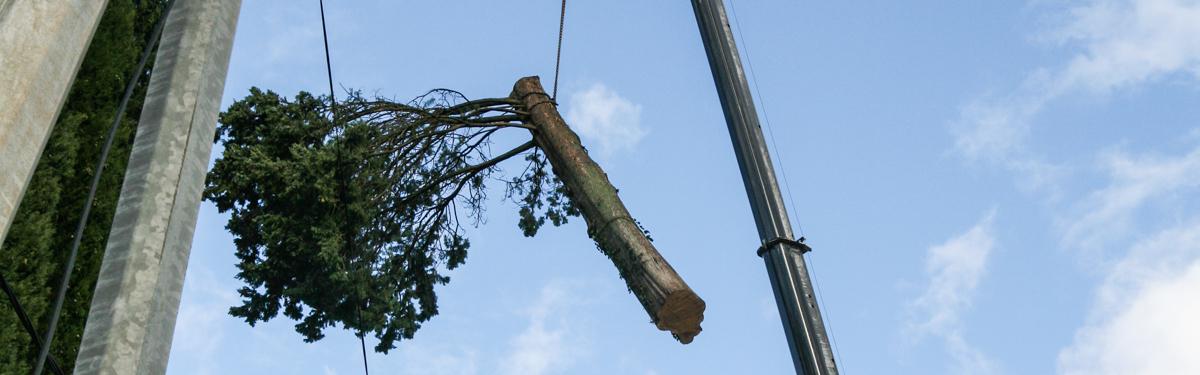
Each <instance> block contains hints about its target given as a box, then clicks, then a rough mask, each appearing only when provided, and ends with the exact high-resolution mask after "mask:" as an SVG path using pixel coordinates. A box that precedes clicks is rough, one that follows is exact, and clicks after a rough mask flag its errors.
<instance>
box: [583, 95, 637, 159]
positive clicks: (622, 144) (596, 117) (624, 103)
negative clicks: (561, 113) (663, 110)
mask: <svg viewBox="0 0 1200 375" xmlns="http://www.w3.org/2000/svg"><path fill="white" fill-rule="evenodd" d="M569 105H570V107H569V108H568V110H567V118H566V120H567V122H568V124H569V125H570V126H571V129H573V130H575V131H576V132H577V133H579V135H580V136H581V137H583V138H585V139H587V140H588V141H591V142H595V144H597V145H599V150H600V154H601V155H605V156H608V155H612V154H613V153H614V152H618V151H630V150H633V148H634V147H635V146H637V144H638V142H640V141H641V140H642V137H645V136H646V131H645V130H644V129H642V126H641V116H642V106H641V105H637V104H634V103H633V102H630V101H629V100H628V99H625V98H623V97H621V96H620V95H618V94H617V93H616V92H614V91H612V90H610V89H609V88H608V87H605V86H604V85H603V84H600V83H596V84H593V85H592V86H591V87H589V88H588V89H587V90H583V91H579V92H575V93H572V94H571V99H570V101H569Z"/></svg>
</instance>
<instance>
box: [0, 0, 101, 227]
mask: <svg viewBox="0 0 1200 375" xmlns="http://www.w3.org/2000/svg"><path fill="white" fill-rule="evenodd" d="M107 4H108V1H107V0H54V1H50V0H0V243H3V242H4V237H5V236H6V235H7V234H8V227H9V225H11V224H12V220H13V216H14V215H16V213H17V206H18V205H19V204H20V203H21V196H23V195H25V188H26V185H28V184H29V179H30V177H32V176H33V169H34V168H35V167H37V161H38V157H40V156H41V154H42V148H43V147H45V146H46V140H47V139H48V138H49V137H50V130H51V129H53V128H54V122H55V121H56V120H57V119H58V111H59V109H61V108H62V104H63V101H65V100H66V98H67V94H68V93H69V92H70V88H71V83H72V82H73V81H74V80H75V73H76V72H77V71H78V70H79V64H81V63H82V62H83V56H84V54H85V53H86V52H87V47H88V45H89V44H90V43H91V40H92V34H93V33H95V32H96V26H98V25H99V24H100V16H101V14H103V13H104V7H105V5H107Z"/></svg>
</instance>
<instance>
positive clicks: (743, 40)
mask: <svg viewBox="0 0 1200 375" xmlns="http://www.w3.org/2000/svg"><path fill="white" fill-rule="evenodd" d="M729 9H730V10H732V11H733V23H734V24H735V25H737V28H738V39H740V40H741V43H742V48H743V49H744V50H745V51H746V66H748V67H749V68H750V78H751V82H753V83H754V95H756V96H758V99H759V100H758V106H759V107H761V108H762V111H763V120H764V121H766V123H767V135H768V136H769V137H770V138H771V148H773V149H775V153H776V154H779V171H780V174H782V175H783V187H784V190H786V191H787V194H788V203H789V204H791V207H790V210H789V211H791V212H792V215H791V216H792V217H793V218H796V219H795V220H794V221H795V222H796V229H797V231H798V232H800V237H801V238H803V237H804V225H802V224H800V220H799V216H798V215H797V214H796V211H795V210H797V209H798V208H797V207H796V199H795V198H794V197H793V196H792V184H791V183H790V182H788V176H787V168H786V166H785V165H784V162H783V155H782V154H780V151H779V144H778V143H777V142H775V130H774V129H773V128H772V127H771V116H770V115H768V114H767V100H766V98H765V97H763V95H762V90H760V89H759V88H758V75H757V74H754V61H752V60H751V59H750V45H749V44H746V37H745V33H743V32H742V21H741V20H739V19H738V16H737V8H736V7H734V6H733V0H730V1H729Z"/></svg>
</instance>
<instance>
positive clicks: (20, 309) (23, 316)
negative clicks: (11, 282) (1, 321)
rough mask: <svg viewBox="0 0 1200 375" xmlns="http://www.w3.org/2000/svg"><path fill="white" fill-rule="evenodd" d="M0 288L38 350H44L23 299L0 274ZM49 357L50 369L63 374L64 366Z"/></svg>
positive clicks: (52, 356) (60, 374)
mask: <svg viewBox="0 0 1200 375" xmlns="http://www.w3.org/2000/svg"><path fill="white" fill-rule="evenodd" d="M0 289H4V294H7V295H8V303H9V304H10V305H12V307H13V311H15V312H16V313H17V320H20V321H21V326H23V327H25V332H27V333H29V341H30V342H31V343H32V344H33V347H34V348H37V350H38V351H41V350H42V338H41V337H40V336H38V334H37V329H36V328H33V321H32V320H30V319H29V314H28V313H26V312H25V307H24V306H22V305H21V300H20V299H18V298H17V293H16V292H14V291H13V290H12V288H11V287H9V286H8V280H5V279H4V275H2V274H0ZM46 359H47V362H49V363H50V371H51V372H53V373H55V374H58V375H63V371H62V368H61V367H59V366H58V360H56V359H54V355H53V354H51V355H50V356H49V357H48V358H46Z"/></svg>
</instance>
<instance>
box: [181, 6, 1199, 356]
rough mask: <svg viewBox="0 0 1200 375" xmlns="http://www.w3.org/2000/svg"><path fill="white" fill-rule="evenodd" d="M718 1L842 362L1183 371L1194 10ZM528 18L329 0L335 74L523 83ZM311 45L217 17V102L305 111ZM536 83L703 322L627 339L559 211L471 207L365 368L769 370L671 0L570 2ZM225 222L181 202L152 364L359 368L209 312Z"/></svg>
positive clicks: (760, 276) (1187, 343)
mask: <svg viewBox="0 0 1200 375" xmlns="http://www.w3.org/2000/svg"><path fill="white" fill-rule="evenodd" d="M730 3H732V4H733V5H734V6H736V15H737V16H738V22H737V24H736V25H735V27H736V29H737V30H736V31H737V32H738V33H739V36H740V37H741V38H742V39H740V40H739V43H740V45H739V46H740V47H741V48H742V52H743V57H746V56H745V55H746V52H749V57H748V59H747V60H748V61H749V62H751V63H752V65H753V66H752V68H753V73H754V75H753V77H752V80H753V81H755V82H756V83H757V86H758V88H759V89H760V90H761V94H760V95H756V100H757V101H758V103H759V104H760V111H759V113H760V115H765V117H766V118H765V119H764V120H767V121H765V122H764V123H768V122H769V123H770V125H771V127H770V129H769V130H770V133H772V134H773V137H774V139H775V141H776V143H777V146H778V147H776V148H774V150H773V152H774V155H773V157H774V159H775V160H776V167H777V168H779V169H780V170H781V172H783V173H785V174H786V175H787V177H788V182H789V186H788V190H790V192H791V193H790V195H791V196H792V201H793V202H790V203H792V204H790V207H789V208H790V209H791V211H792V214H793V216H792V221H793V222H794V223H796V224H798V225H800V226H802V229H803V233H804V234H805V235H806V236H807V237H808V239H809V243H810V244H812V245H813V247H814V249H815V251H814V252H813V253H810V254H809V256H808V259H809V260H810V266H811V267H812V268H813V269H812V271H813V273H814V278H815V280H816V282H817V284H818V287H819V292H820V295H821V301H822V308H823V310H824V314H825V317H826V322H827V324H828V325H829V328H830V331H831V333H832V335H833V337H834V340H835V343H836V345H835V346H836V352H837V359H838V360H839V362H840V365H841V370H842V372H843V373H844V374H875V373H909V374H1054V373H1057V374H1195V373H1200V356H1196V355H1195V342H1196V341H1197V340H1198V339H1200V323H1197V320H1196V319H1194V318H1193V317H1194V316H1200V302H1198V301H1200V300H1197V299H1196V298H1195V296H1197V295H1200V215H1198V214H1196V213H1195V212H1200V211H1198V210H1197V208H1200V207H1198V206H1200V200H1198V199H1196V198H1195V194H1196V193H1197V190H1198V189H1200V126H1198V125H1200V106H1197V105H1195V104H1194V103H1195V102H1196V100H1197V99H1200V86H1198V85H1197V83H1198V79H1200V4H1198V3H1197V2H1195V1H1185V0H1084V1H1060V0H1033V1H1029V2H986V3H985V2H933V1H910V2H889V1H866V2H856V3H852V4H850V3H846V2H799V1H755V2H751V1H745V0H743V1H737V2H728V1H727V5H730ZM558 5H559V4H558V2H556V1H519V2H503V3H501V2H492V1H455V2H410V1H349V0H331V1H328V2H327V4H326V7H327V12H328V17H329V27H330V30H329V31H330V46H331V50H332V56H333V74H334V78H335V81H336V82H337V84H338V85H340V86H343V87H346V88H354V89H362V90H364V91H367V92H378V93H380V94H384V95H389V96H395V97H399V98H404V97H411V96H416V95H418V94H421V93H423V92H424V91H425V90H427V89H430V88H436V87H446V88H453V89H456V90H460V91H462V92H464V93H466V94H467V95H469V96H472V97H488V96H504V95H507V94H508V93H509V91H510V90H511V87H512V84H513V83H514V82H515V81H516V79H517V78H520V77H523V76H527V75H541V76H542V77H543V82H544V83H547V85H548V84H549V80H550V79H551V77H552V75H553V68H554V65H553V64H554V43H555V40H556V32H557V26H558V25H557V21H558V14H557V13H558ZM320 37H321V34H320V24H319V14H318V13H317V4H316V1H315V0H313V1H307V0H306V1H262V0H260V1H245V2H244V4H243V9H242V13H241V19H240V23H239V25H238V30H237V39H236V42H235V46H234V52H233V57H232V62H231V64H230V69H229V77H228V81H227V83H226V85H225V95H224V102H225V103H226V104H228V103H230V102H232V101H233V100H235V99H236V98H240V97H243V96H245V95H246V94H247V93H248V88H249V87H251V86H259V87H263V88H269V89H272V90H275V91H277V92H280V93H285V94H288V95H291V94H294V93H295V92H297V91H299V90H308V91H313V92H317V93H324V92H325V91H326V90H327V89H326V88H325V87H326V86H325V76H324V69H325V68H324V58H323V55H322V50H321V39H320ZM559 90H560V100H559V102H560V103H561V107H560V110H561V111H562V112H563V113H565V114H566V117H567V119H568V121H569V122H570V123H571V125H572V126H573V127H575V129H576V130H577V131H578V132H580V133H581V135H582V136H583V141H584V144H585V145H586V146H588V147H589V148H590V149H592V150H593V151H594V152H593V154H594V155H595V156H596V157H597V158H598V160H599V162H600V163H601V165H602V166H603V167H604V168H605V169H606V171H607V172H608V174H609V176H610V178H611V180H612V181H613V182H614V184H615V185H616V186H617V187H618V188H619V189H620V191H621V195H622V198H623V199H624V200H625V203H626V205H627V206H628V207H629V208H630V211H631V212H632V213H633V215H634V216H635V217H636V218H638V219H639V220H640V221H641V222H643V223H644V224H645V225H646V227H647V228H648V229H649V230H650V231H651V232H652V233H653V235H654V238H655V240H656V242H655V243H656V245H657V246H658V248H659V250H660V251H661V252H662V253H663V255H664V256H665V257H666V258H667V259H668V260H669V261H670V262H671V264H672V265H673V266H674V267H675V269H676V270H677V271H679V273H680V274H681V275H682V276H683V277H684V279H685V280H687V282H688V283H689V284H690V285H691V286H692V288H693V289H694V290H695V291H696V292H697V293H698V294H700V296H701V297H703V298H704V299H705V301H706V302H707V303H708V310H707V312H706V314H705V321H704V324H703V326H704V332H703V333H702V334H701V335H700V336H698V337H697V338H696V341H695V342H694V343H692V344H690V345H686V346H683V345H680V344H678V343H677V342H675V341H674V340H673V339H671V337H670V336H669V335H668V334H666V333H663V332H660V331H657V330H656V329H654V327H653V326H652V325H651V324H650V323H649V322H648V320H649V319H648V317H647V316H646V315H645V312H644V311H643V310H642V309H641V307H640V306H639V305H638V304H637V302H636V300H635V298H634V297H633V296H632V295H629V294H628V293H627V292H626V290H625V287H624V285H623V284H622V282H621V281H620V280H619V279H618V277H617V274H616V271H615V269H614V268H613V267H612V265H611V263H610V262H609V261H608V260H607V259H605V258H604V257H603V256H602V255H601V254H600V253H599V252H597V251H596V250H595V249H594V247H593V245H592V244H591V243H590V242H589V240H588V239H587V236H586V234H585V228H584V227H583V226H582V223H581V222H578V221H576V222H573V223H571V224H570V225H567V226H565V227H561V228H549V229H546V230H543V231H542V233H540V234H539V235H538V237H536V238H524V237H522V236H521V235H520V232H519V230H518V229H517V226H516V213H515V212H514V208H513V205H512V204H511V203H505V202H502V201H500V200H498V199H497V200H494V201H493V202H492V203H493V204H491V205H490V206H489V209H488V215H487V217H488V220H487V223H486V224H485V225H482V226H480V227H479V228H477V229H474V230H472V232H471V238H472V244H473V246H472V250H471V253H470V255H469V257H468V259H467V263H466V265H465V266H463V267H461V268H459V269H457V270H455V271H454V272H452V273H451V275H452V280H451V282H450V283H449V284H448V285H446V286H443V287H441V288H440V289H439V290H438V294H439V297H440V303H441V306H440V307H441V315H439V316H437V317H435V318H434V319H433V320H432V321H430V322H429V323H428V324H426V325H425V326H424V328H422V329H421V330H420V332H418V334H417V337H416V338H415V339H413V340H410V341H405V342H401V343H400V344H399V347H398V348H397V349H396V350H394V351H393V352H391V353H390V354H388V355H386V356H384V355H379V354H374V353H372V354H371V355H370V362H371V368H372V371H375V372H376V373H400V374H493V373H496V374H677V373H701V374H728V373H763V374H766V373H788V372H789V371H791V360H790V357H789V355H788V351H787V344H786V342H785V340H784V337H783V334H782V328H781V325H780V323H779V320H778V316H777V312H776V310H775V307H774V299H773V297H772V295H771V291H770V288H769V283H768V279H767V275H766V270H765V267H764V266H763V263H762V261H761V260H760V259H759V258H758V257H756V256H755V255H754V250H755V248H756V247H757V246H758V237H757V234H756V233H755V229H754V228H755V227H754V223H753V222H752V219H751V217H750V210H749V207H748V203H747V199H746V197H745V192H744V190H743V188H742V183H741V179H740V175H739V174H738V170H737V165H736V162H735V160H734V156H733V152H732V147H731V145H730V142H729V139H728V133H727V130H726V127H725V124H724V118H723V116H722V114H721V110H720V107H719V104H718V101H717V96H716V92H715V90H714V87H713V83H712V77H711V75H710V73H709V68H708V66H707V60H706V59H705V57H704V51H703V46H702V45H701V42H700V38H699V34H698V31H697V28H696V25H695V19H694V16H693V13H692V10H691V7H690V4H689V2H686V1H670V2H668V1H604V2H582V1H580V2H571V3H570V4H568V14H567V27H566V41H565V46H564V50H563V70H562V79H561V83H560V89H559ZM216 155H219V149H217V150H214V156H216ZM492 196H494V197H497V196H501V195H500V194H493V195H492ZM226 219H227V218H226V217H225V216H223V215H220V214H218V213H216V211H215V209H214V207H213V206H212V205H210V204H205V205H204V206H203V207H202V208H201V213H200V220H199V223H198V226H197V231H196V237H195V242H194V245H193V248H192V258H191V264H190V267H189V271H188V275H187V281H186V285H185V291H184V295H183V302H182V306H181V308H180V316H179V320H178V323H177V326H176V327H177V328H176V336H175V342H174V347H173V349H172V354H171V362H170V368H169V372H170V373H173V374H210V373H211V374H257V373H306V374H310V373H311V374H356V373H359V372H360V371H361V367H360V366H361V364H360V358H359V352H358V350H359V349H358V342H357V339H356V338H355V337H354V336H353V335H352V334H351V333H349V332H346V331H338V330H331V331H329V332H328V337H326V338H325V339H324V340H321V341H318V342H316V343H311V344H306V343H304V342H302V341H301V337H300V335H299V334H297V333H295V332H294V331H293V330H292V324H294V323H293V322H289V321H288V320H287V319H286V318H279V319H277V320H274V321H271V322H269V323H267V324H260V325H259V326H258V327H253V328H251V327H249V326H247V325H246V324H244V323H243V322H240V321H238V320H237V319H235V318H232V317H229V316H227V315H226V314H225V311H227V309H228V307H229V306H231V305H233V304H235V303H237V295H236V293H235V290H236V288H237V287H239V286H240V285H241V284H240V282H239V281H237V280H236V279H234V278H233V275H234V273H235V268H234V262H235V258H234V256H233V245H232V240H231V238H230V236H229V235H228V234H227V233H226V232H225V231H224V229H223V226H224V223H225V220H226ZM369 344H370V343H369Z"/></svg>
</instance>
